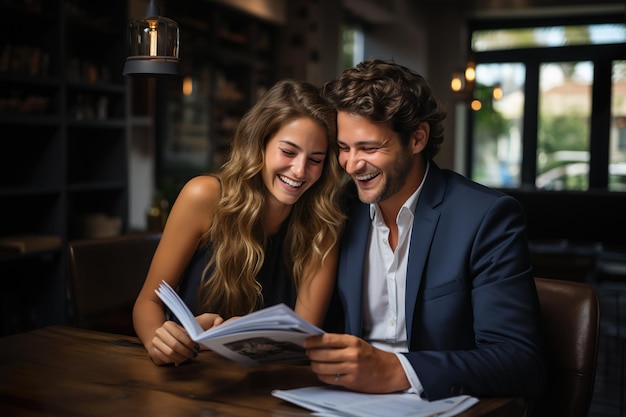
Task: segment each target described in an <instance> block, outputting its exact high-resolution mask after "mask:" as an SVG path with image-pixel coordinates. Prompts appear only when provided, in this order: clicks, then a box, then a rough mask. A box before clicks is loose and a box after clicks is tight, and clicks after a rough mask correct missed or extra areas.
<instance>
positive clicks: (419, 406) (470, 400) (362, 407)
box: [272, 386, 478, 417]
mask: <svg viewBox="0 0 626 417" xmlns="http://www.w3.org/2000/svg"><path fill="white" fill-rule="evenodd" d="M272 395H274V396H275V397H278V398H281V399H283V400H285V401H289V402H291V403H293V404H296V405H299V406H300V407H303V408H306V409H308V410H311V411H315V412H317V413H316V415H324V416H346V417H351V416H354V417H377V416H378V417H379V416H380V410H385V414H386V415H389V416H394V417H430V416H437V417H444V416H454V415H456V414H458V413H461V412H462V411H465V410H467V409H468V408H469V407H471V406H472V405H474V404H476V403H477V402H478V399H477V398H474V397H470V396H467V395H461V396H456V397H450V398H445V399H442V400H438V401H426V400H424V399H422V398H420V396H419V395H415V394H406V393H394V394H364V393H360V392H353V391H348V390H346V389H344V388H341V387H333V386H319V387H306V388H297V389H292V390H275V391H274V392H272Z"/></svg>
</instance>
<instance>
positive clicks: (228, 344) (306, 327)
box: [156, 282, 324, 366]
mask: <svg viewBox="0 0 626 417" xmlns="http://www.w3.org/2000/svg"><path fill="white" fill-rule="evenodd" d="M156 294H157V295H158V297H159V298H160V299H161V300H162V301H163V303H164V304H165V305H166V306H167V307H168V308H169V309H170V311H171V312H172V314H174V315H175V316H176V318H177V319H178V320H179V321H180V323H181V325H182V326H183V327H184V328H185V330H187V333H189V337H191V339H192V340H193V341H195V342H197V343H199V344H201V345H203V346H205V347H206V348H208V349H211V350H213V351H215V352H217V353H219V354H220V355H222V356H225V357H227V358H229V359H232V360H234V361H237V362H240V363H242V364H244V365H246V366H259V365H266V364H272V363H284V362H300V361H302V360H306V355H305V351H304V348H302V341H303V340H304V339H305V338H307V337H309V336H313V335H318V334H322V333H324V331H323V330H322V329H320V328H318V327H316V326H313V325H312V324H310V323H309V322H307V321H306V320H304V319H303V318H301V317H300V316H298V315H297V314H296V313H295V312H294V311H293V310H292V309H290V308H289V307H287V306H286V305H284V304H277V305H275V306H272V307H267V308H264V309H262V310H258V311H255V312H254V313H250V314H248V315H245V316H242V317H239V318H237V319H235V320H232V321H228V322H227V323H224V324H220V325H219V326H216V327H213V328H211V329H208V330H203V329H202V327H200V325H199V324H198V322H197V321H196V319H195V317H194V315H193V313H192V312H191V310H189V307H187V305H185V303H184V302H183V300H182V299H181V298H180V297H179V295H178V294H177V293H176V291H174V290H173V289H172V287H170V285H169V284H167V283H166V282H162V283H161V284H160V285H159V288H158V289H157V290H156Z"/></svg>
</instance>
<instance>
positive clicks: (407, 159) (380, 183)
mask: <svg viewBox="0 0 626 417" xmlns="http://www.w3.org/2000/svg"><path fill="white" fill-rule="evenodd" d="M337 139H338V142H339V163H340V164H341V166H342V167H343V169H344V170H345V171H346V172H347V173H348V175H350V177H352V180H353V181H354V182H355V183H356V185H357V188H358V192H359V199H360V200H361V201H362V202H364V203H370V204H371V203H379V202H381V201H385V200H387V199H389V198H391V197H396V196H398V197H403V198H404V196H405V195H406V198H408V196H410V195H411V194H412V192H413V191H414V190H410V189H409V188H411V187H412V185H411V184H412V183H413V182H414V181H410V180H409V181H408V182H409V183H410V184H409V185H407V179H409V178H410V173H411V171H412V169H413V168H414V164H415V159H416V158H415V153H414V149H413V147H412V146H411V145H408V146H404V145H402V143H401V142H400V139H399V137H398V134H397V133H396V132H394V131H393V130H392V129H391V128H390V127H389V126H388V125H387V124H382V123H373V122H371V121H370V120H369V119H367V118H365V117H363V116H359V115H356V114H352V113H347V112H343V111H340V112H338V114H337ZM409 191H410V192H409ZM407 192H408V194H407Z"/></svg>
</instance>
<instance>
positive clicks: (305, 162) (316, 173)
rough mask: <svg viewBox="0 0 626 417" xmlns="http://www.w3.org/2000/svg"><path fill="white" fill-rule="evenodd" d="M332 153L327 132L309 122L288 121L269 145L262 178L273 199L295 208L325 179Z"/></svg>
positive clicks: (308, 120) (301, 120) (306, 120)
mask: <svg viewBox="0 0 626 417" xmlns="http://www.w3.org/2000/svg"><path fill="white" fill-rule="evenodd" d="M327 152H328V138H327V137H326V132H325V130H324V129H323V128H322V127H321V126H320V125H318V124H317V123H316V122H314V121H313V120H311V119H309V118H304V117H303V118H299V119H294V120H291V121H288V122H286V123H284V124H283V125H282V127H281V128H280V129H279V130H278V131H277V132H276V133H275V134H274V135H273V136H272V137H271V138H270V140H269V141H268V142H267V144H266V145H265V165H264V167H263V171H262V176H263V182H264V183H265V187H267V190H268V191H269V194H270V198H271V199H273V200H275V202H278V203H280V204H284V205H293V204H295V203H296V201H298V199H299V198H300V196H302V194H304V192H305V191H306V190H308V189H309V188H310V187H311V186H312V185H313V184H315V182H316V181H317V180H318V179H319V178H320V176H321V175H322V169H323V168H324V160H325V159H326V154H327Z"/></svg>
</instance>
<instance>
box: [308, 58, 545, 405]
mask: <svg viewBox="0 0 626 417" xmlns="http://www.w3.org/2000/svg"><path fill="white" fill-rule="evenodd" d="M323 94H324V95H325V96H326V97H327V98H328V99H329V100H330V101H331V102H332V103H333V104H334V105H335V107H336V108H337V111H338V115H337V128H338V136H337V139H338V142H339V161H340V163H341V165H342V166H343V168H344V169H345V171H346V172H347V173H348V175H349V176H350V177H351V178H352V183H353V184H351V185H352V187H353V188H355V189H356V192H357V193H358V200H360V202H359V201H358V200H356V199H355V203H354V204H352V205H351V206H350V209H349V211H348V215H349V218H350V221H349V223H348V225H347V227H346V230H345V233H344V237H343V240H342V243H341V244H342V247H341V257H340V263H339V270H338V278H337V280H338V282H337V285H338V289H339V295H340V298H341V300H342V303H343V305H344V309H345V315H346V322H345V326H346V332H347V333H349V334H332V333H327V334H325V335H323V336H316V337H312V338H309V339H307V340H306V342H305V347H306V348H307V349H308V356H309V358H310V359H311V367H312V369H313V371H314V372H316V373H317V374H318V377H319V379H320V380H321V381H323V382H325V383H328V384H334V385H341V386H344V387H346V388H348V389H352V390H356V391H362V392H369V393H387V392H396V391H404V390H408V391H409V392H415V393H418V394H420V395H422V396H423V397H424V398H427V399H429V400H437V399H440V398H444V397H449V396H454V395H459V394H470V395H475V396H498V395H505V396H524V397H532V396H534V395H537V394H538V393H539V392H540V390H541V389H542V386H543V385H544V383H545V382H544V380H545V364H544V362H543V351H542V344H541V339H540V327H539V320H540V319H539V304H538V299H537V293H536V289H535V286H534V280H533V272H532V269H531V265H530V261H529V254H528V245H527V241H526V225H525V218H524V214H523V211H522V209H521V207H520V205H519V204H518V203H517V202H516V200H515V199H513V198H512V197H510V196H507V195H505V194H503V193H500V192H498V191H495V190H491V189H488V188H486V187H483V186H481V185H478V184H476V183H474V182H471V181H469V180H468V179H466V178H464V177H462V176H460V175H458V174H455V173H453V172H451V171H447V170H442V169H440V168H439V167H437V165H436V164H435V163H434V162H433V161H432V158H433V157H434V156H435V155H436V154H437V152H438V151H439V146H440V144H441V142H442V141H443V127H442V121H443V119H444V118H445V111H444V110H443V109H442V108H441V106H440V104H439V103H438V101H437V99H436V98H435V97H434V95H433V93H432V91H431V88H430V87H429V85H428V84H427V82H426V81H425V80H424V78H422V77H421V76H420V75H418V74H416V73H414V72H412V71H411V70H409V69H408V68H405V67H403V66H400V65H397V64H395V63H391V62H384V61H380V60H370V61H366V62H363V63H361V64H359V65H358V66H356V67H355V68H350V69H347V70H345V71H344V72H343V73H342V74H341V75H340V76H339V77H338V78H336V79H335V80H333V81H331V82H329V83H327V84H326V85H325V86H324V89H323Z"/></svg>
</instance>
